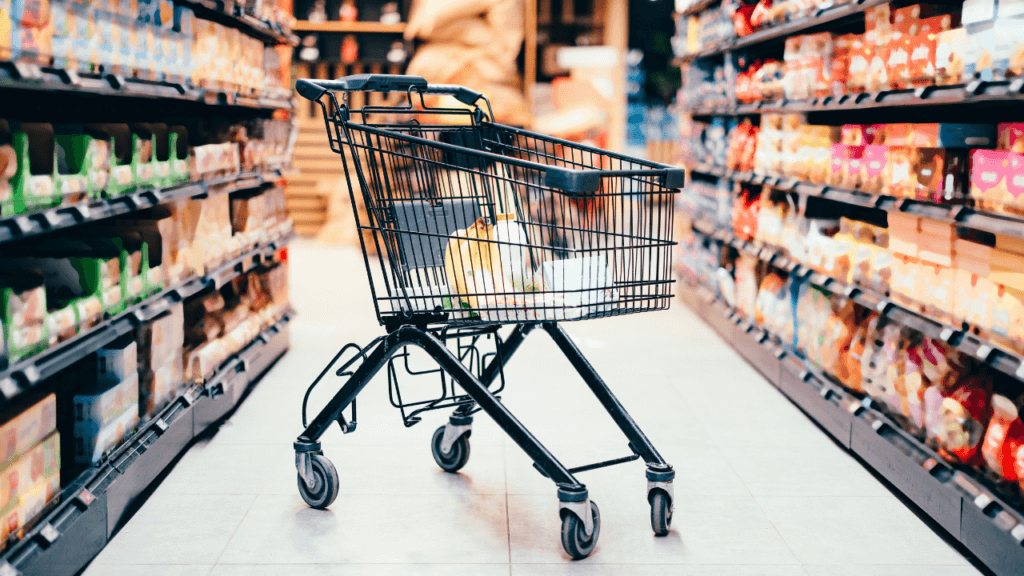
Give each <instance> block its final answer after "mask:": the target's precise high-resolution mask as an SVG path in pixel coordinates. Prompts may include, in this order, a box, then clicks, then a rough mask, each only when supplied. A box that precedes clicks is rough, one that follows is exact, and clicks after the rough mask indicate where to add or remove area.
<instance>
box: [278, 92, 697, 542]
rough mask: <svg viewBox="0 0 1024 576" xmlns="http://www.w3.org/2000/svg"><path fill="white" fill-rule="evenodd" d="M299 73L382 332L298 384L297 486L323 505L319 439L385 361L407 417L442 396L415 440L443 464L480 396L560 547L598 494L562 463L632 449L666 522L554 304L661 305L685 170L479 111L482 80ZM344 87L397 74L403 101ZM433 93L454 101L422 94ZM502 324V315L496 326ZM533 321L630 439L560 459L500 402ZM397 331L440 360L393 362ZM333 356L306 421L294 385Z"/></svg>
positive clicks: (658, 464) (668, 471)
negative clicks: (416, 387) (427, 388)
mask: <svg viewBox="0 0 1024 576" xmlns="http://www.w3.org/2000/svg"><path fill="white" fill-rule="evenodd" d="M297 89H298V91H299V93H300V94H301V95H302V96H304V97H306V98H308V99H309V100H311V101H314V102H316V103H318V104H319V105H320V107H321V109H322V111H323V114H324V120H325V125H326V129H327V133H328V136H329V138H330V143H331V149H332V150H333V151H334V152H337V153H338V154H340V155H341V158H342V164H341V165H340V167H341V168H343V169H344V170H345V171H346V173H347V176H348V178H347V182H348V187H349V193H350V196H351V198H352V201H353V203H356V201H357V195H358V196H359V198H360V199H361V200H362V201H363V203H364V204H365V206H366V214H365V215H364V216H363V217H362V218H360V216H359V214H358V211H354V212H356V226H357V228H358V229H359V230H360V232H361V233H362V234H361V236H360V240H361V243H362V248H363V257H364V262H365V264H366V272H367V278H368V280H369V282H370V289H371V293H372V294H373V301H374V302H373V303H374V307H375V310H376V313H377V318H378V321H379V322H380V323H381V324H382V325H383V326H384V327H385V328H386V332H387V334H386V335H385V336H381V337H379V338H377V339H376V340H374V341H373V342H371V343H370V344H369V345H367V346H365V347H360V346H359V345H357V344H349V345H347V346H345V347H344V348H342V350H341V351H340V352H339V353H338V354H337V355H336V356H335V357H334V359H333V360H332V361H331V362H330V363H329V364H328V365H327V367H326V368H324V370H323V372H322V373H321V374H320V376H319V377H318V378H317V379H316V380H315V381H314V382H313V383H312V384H311V385H310V388H309V390H308V391H307V392H306V399H305V400H304V401H303V425H304V426H306V429H305V431H304V432H303V433H302V435H301V436H299V438H298V440H297V441H296V442H295V444H294V448H295V454H296V457H295V463H296V468H297V470H298V487H299V491H300V493H301V494H302V497H303V498H304V499H305V501H306V502H307V504H309V505H310V506H312V507H314V508H326V507H327V506H329V505H330V504H331V503H332V502H333V501H334V499H335V497H336V496H337V493H338V485H339V477H338V472H337V470H336V469H335V467H334V465H333V464H332V463H331V462H330V460H328V459H327V458H326V457H325V456H324V454H323V451H322V449H321V445H320V441H319V440H320V438H321V437H322V435H323V434H324V432H325V431H326V430H327V429H328V428H329V427H330V426H331V424H333V423H334V422H338V423H339V425H340V426H341V429H342V431H343V432H345V433H348V432H352V431H354V430H355V429H356V422H355V419H356V418H355V416H356V414H355V410H356V396H357V395H358V394H359V393H360V392H361V391H362V390H363V388H364V387H365V386H366V385H367V383H368V382H369V381H370V379H371V378H373V376H374V375H375V374H377V373H378V372H379V371H380V370H381V369H382V368H384V367H385V365H387V374H388V384H389V386H388V387H389V394H390V395H391V401H392V404H394V405H395V406H396V407H397V408H399V409H400V410H401V411H402V415H403V419H404V422H405V424H406V426H411V425H413V424H415V423H417V422H419V421H420V416H419V414H422V413H424V412H427V411H431V410H440V409H449V408H451V409H454V410H453V413H452V415H451V416H450V417H449V419H448V423H447V424H446V425H444V426H442V427H440V428H438V429H437V431H436V432H435V433H434V436H433V441H432V444H431V450H432V453H433V456H434V459H435V461H436V462H437V464H438V465H439V466H440V467H441V468H442V469H444V470H446V471H449V472H456V471H458V470H459V469H461V468H462V467H463V466H465V465H466V463H467V461H468V459H469V438H470V434H471V427H472V422H473V414H475V413H477V412H479V411H483V412H485V413H486V414H487V415H489V416H490V417H491V418H493V419H494V421H495V422H497V424H498V425H499V426H500V427H501V428H502V429H503V430H504V431H505V433H506V434H508V435H509V437H510V438H511V439H512V440H513V441H515V442H516V444H518V445H519V446H520V448H522V449H523V450H524V451H525V452H526V453H527V454H528V455H529V456H530V457H531V458H532V459H533V461H534V466H535V467H536V468H537V469H538V471H539V472H540V473H541V474H543V475H544V476H545V477H547V478H549V479H551V480H552V481H553V482H555V484H556V486H557V494H558V499H559V502H560V505H559V515H560V517H561V521H562V546H563V547H564V548H565V551H566V552H567V553H568V554H569V555H570V556H572V557H573V558H584V557H586V556H588V555H589V554H590V553H591V552H592V551H593V550H594V547H595V545H596V544H597V540H598V536H599V534H600V530H601V516H600V512H599V510H598V508H597V505H596V504H595V503H594V502H593V501H592V500H591V499H590V497H589V493H588V492H587V489H586V487H585V486H584V485H583V484H582V483H580V482H579V481H578V480H577V479H576V478H575V476H574V474H575V473H579V472H584V471H587V470H592V469H595V468H600V467H603V466H609V465H612V464H619V463H622V462H628V461H632V460H636V459H638V458H643V460H644V462H646V464H647V474H646V476H647V497H648V501H649V502H650V504H651V526H652V529H653V530H654V532H655V534H658V535H664V534H667V533H668V530H669V525H670V523H671V520H672V509H673V506H672V501H673V489H672V486H673V484H672V481H673V479H674V477H675V472H674V471H673V469H672V467H671V466H669V465H668V464H667V463H666V462H665V461H664V460H663V459H662V457H661V456H660V455H659V454H658V452H657V450H656V449H655V448H654V446H653V445H652V444H651V442H650V441H649V440H648V439H647V437H646V436H645V435H644V433H643V432H642V431H641V430H640V428H639V427H638V426H637V424H636V423H635V422H634V421H633V419H632V418H631V417H630V416H629V414H628V413H627V412H626V410H625V408H624V407H623V406H622V404H620V403H619V401H618V400H617V399H616V398H615V396H614V395H613V394H612V392H611V390H610V389H609V388H608V386H607V385H606V384H605V382H604V381H603V380H602V379H601V377H600V376H599V375H598V374H597V372H596V371H595V370H594V368H593V366H591V365H590V363H589V362H588V361H587V359H586V358H585V357H584V356H583V354H582V353H581V352H580V350H579V348H577V347H576V345H575V344H574V343H573V342H572V340H571V339H570V338H569V336H568V335H567V334H566V333H565V331H564V330H563V329H562V327H561V326H560V325H559V322H560V321H578V320H585V319H595V318H600V317H605V316H613V315H619V314H630V313H636V312H645V311H653V310H664V309H667V308H668V307H669V303H670V302H671V299H672V294H671V285H672V282H673V280H672V266H671V263H672V247H673V246H674V242H673V241H672V223H673V209H674V204H675V202H674V195H675V194H676V193H677V192H678V188H679V187H680V186H682V184H683V171H682V170H681V169H677V168H673V167H670V166H664V165H660V164H655V163H652V162H646V161H643V160H638V159H634V158H629V157H626V156H622V155H617V154H613V153H610V152H607V151H603V150H598V149H595V148H590V147H587V146H582V145H579V144H575V143H572V142H568V141H564V140H559V139H555V138H550V137H547V136H543V135H540V134H535V133H532V132H528V131H526V130H520V129H517V128H512V127H508V126H502V125H499V124H495V123H493V122H492V121H491V114H490V104H489V103H488V102H487V100H486V98H484V97H483V96H482V95H481V94H479V93H477V92H474V91H472V90H469V89H467V88H463V87H459V86H448V85H430V84H428V83H427V82H426V81H425V80H424V79H422V78H418V77H414V76H386V75H356V76H348V77H345V78H341V79H338V80H333V81H323V80H318V81H313V80H299V81H298V84H297ZM351 91H378V92H390V91H399V92H405V93H406V95H407V105H404V106H397V107H363V108H361V109H359V110H350V109H349V108H348V106H347V103H346V102H347V93H348V92H351ZM336 93H340V94H341V95H342V98H341V102H339V100H338V97H337V95H336ZM446 95H447V96H452V97H454V98H455V99H456V100H458V101H459V102H461V103H462V104H465V105H466V106H467V107H449V108H445V107H440V106H438V105H437V99H438V98H440V97H441V96H446ZM481 100H483V101H484V103H485V104H486V109H487V110H486V111H485V110H484V109H482V108H481V107H480V106H479V104H478V103H479V102H480V101H481ZM357 118H358V119H359V120H360V122H356V121H355V119H357ZM453 119H454V120H455V122H454V123H453ZM460 120H461V122H459V121H460ZM502 326H512V329H511V332H510V333H508V334H507V335H506V336H505V337H502V335H501V334H500V333H499V329H500V328H501V327H502ZM537 328H540V329H542V330H543V331H545V332H547V333H548V335H550V336H551V338H552V339H553V340H554V342H555V344H556V345H557V346H558V347H559V349H560V350H561V351H562V353H563V354H565V356H566V357H567V358H568V359H569V361H570V362H571V363H572V365H573V367H574V368H576V370H577V372H578V373H579V374H580V376H582V377H583V380H584V381H585V382H586V383H587V385H588V387H589V388H590V390H591V392H593V394H594V395H595V396H596V397H597V399H598V400H599V401H600V402H601V404H602V406H604V408H605V410H607V412H608V414H609V415H610V416H611V417H612V419H613V420H614V421H615V423H616V424H617V425H618V426H619V428H620V429H621V430H622V432H623V434H624V435H625V436H626V438H627V440H628V447H629V449H630V451H631V453H632V454H631V455H630V456H627V457H624V458H619V459H615V460H611V461H607V462H600V463H596V464H591V465H587V466H582V467H579V468H575V469H571V470H570V469H566V468H565V467H564V466H563V465H562V464H561V463H560V462H559V461H558V460H557V459H556V458H555V457H554V456H553V455H552V454H551V453H550V452H548V450H547V449H546V448H545V447H544V446H543V445H542V444H541V443H540V442H539V441H538V440H537V439H536V438H535V437H534V436H533V435H532V434H531V433H530V431H529V430H527V429H526V428H525V427H524V426H523V425H522V424H521V423H520V422H519V421H518V420H517V419H516V418H515V416H513V415H512V413H511V412H509V410H508V409H507V408H506V407H505V406H504V405H503V404H502V403H501V401H500V398H499V396H498V394H499V393H500V392H501V390H502V389H503V388H504V385H505V378H504V372H503V368H504V366H505V364H506V363H507V362H508V361H509V360H510V359H511V357H512V356H513V354H514V353H515V352H516V350H517V349H518V348H519V346H520V344H522V342H523V339H524V338H526V336H527V335H528V334H529V333H530V332H532V331H533V330H535V329H537ZM484 340H491V341H493V342H494V352H493V353H490V354H482V353H481V352H480V349H479V347H478V344H481V343H482V342H483V341H484ZM450 343H457V346H455V348H454V350H453V348H452V346H451V345H450ZM409 346H412V347H415V348H420V349H422V350H423V351H425V352H426V353H427V354H428V355H429V356H430V357H431V358H432V359H433V360H434V361H436V362H437V364H438V365H439V368H438V369H436V370H428V371H414V370H411V369H409V366H408V353H407V352H406V350H407V348H408V347H409ZM351 351H354V353H352V354H351V355H350V354H349V353H350V352H351ZM349 355H350V357H349V358H348V359H347V360H346V361H344V362H342V358H343V357H346V356H349ZM339 363H340V367H338V365H339ZM396 363H404V364H405V367H406V370H407V371H408V372H410V373H413V374H417V375H423V374H426V373H432V374H433V373H437V374H439V375H440V380H441V394H440V395H439V396H438V397H436V398H431V399H429V400H417V401H412V400H409V399H408V398H407V397H406V398H403V396H402V394H401V391H400V387H399V383H398V371H397V370H396V369H395V365H396ZM332 371H333V374H332V376H334V377H337V378H342V379H344V383H343V384H342V385H341V386H340V389H339V390H338V392H337V393H336V394H335V395H334V397H333V398H332V399H331V400H330V401H329V402H328V403H327V405H326V406H325V407H324V408H323V409H322V410H321V411H320V412H319V414H317V416H316V417H315V418H313V420H312V422H309V423H308V424H307V422H306V414H305V411H306V400H308V398H309V394H310V391H312V389H313V387H315V386H317V385H318V384H319V383H321V382H322V381H323V380H324V378H325V377H327V376H328V374H329V373H331V372H332ZM456 385H457V387H456ZM349 405H351V406H352V410H351V418H349V419H346V417H345V415H344V414H345V411H346V409H347V408H348V407H349ZM407 410H409V412H408V413H407V412H406V411H407Z"/></svg>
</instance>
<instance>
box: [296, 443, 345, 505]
mask: <svg viewBox="0 0 1024 576" xmlns="http://www.w3.org/2000/svg"><path fill="white" fill-rule="evenodd" d="M309 458H310V461H311V464H312V467H313V488H312V489H310V487H309V486H307V485H306V482H305V481H304V480H303V479H302V476H299V494H301V495H302V499H303V500H305V501H306V504H308V505H309V506H310V507H312V508H320V509H323V508H327V507H328V506H330V505H331V503H332V502H334V499H335V498H337V497H338V482H339V480H338V470H337V469H336V468H335V467H334V464H332V463H331V461H330V460H328V459H327V458H326V457H324V456H322V455H320V454H311V455H310V456H309Z"/></svg>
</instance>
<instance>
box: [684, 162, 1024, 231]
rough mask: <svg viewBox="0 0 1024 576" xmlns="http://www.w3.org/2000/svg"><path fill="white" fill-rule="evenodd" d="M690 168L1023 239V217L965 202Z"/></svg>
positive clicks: (701, 166) (700, 166)
mask: <svg viewBox="0 0 1024 576" xmlns="http://www.w3.org/2000/svg"><path fill="white" fill-rule="evenodd" d="M690 171H691V172H695V173H698V174H706V175H708V176H715V177H718V178H727V179H729V180H732V181H733V182H741V183H745V184H753V185H763V186H770V187H772V188H775V189H777V190H782V191H786V192H796V193H798V194H800V195H803V196H815V197H818V198H824V199H826V200H832V201H834V202H840V203H842V204H849V205H851V206H860V207H864V208H875V209H879V210H885V211H886V212H896V213H903V214H910V215H912V216H920V217H922V218H929V219H931V220H938V221H941V222H948V223H950V224H954V225H956V226H957V227H959V228H970V229H972V230H980V231H982V232H989V233H992V234H1002V235H1005V236H1014V237H1016V238H1024V219H1021V218H1017V217H1014V216H1013V215H1009V214H994V213H991V212H985V211H983V210H975V209H973V208H970V207H968V206H965V205H963V204H952V205H945V204H933V203H931V202H922V201H919V200H911V199H909V198H898V197H895V196H887V195H884V194H873V193H870V192H865V191H863V190H851V189H847V188H841V187H838V186H830V185H827V184H816V183H812V182H804V181H801V180H799V179H797V178H791V177H788V176H778V175H773V174H759V173H755V172H737V171H734V170H729V169H726V168H722V167H721V166H711V165H707V164H698V165H694V166H691V167H690Z"/></svg>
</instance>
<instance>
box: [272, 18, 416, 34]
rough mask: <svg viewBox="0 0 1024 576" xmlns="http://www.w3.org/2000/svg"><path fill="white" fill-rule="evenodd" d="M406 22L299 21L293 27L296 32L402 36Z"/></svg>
mask: <svg viewBox="0 0 1024 576" xmlns="http://www.w3.org/2000/svg"><path fill="white" fill-rule="evenodd" d="M405 26H406V24H405V22H399V23H398V24H381V23H380V22H339V21H337V20H331V21H328V22H310V21H308V20H299V21H298V22H296V23H295V26H294V27H292V30H295V31H296V32H340V33H348V34H358V33H361V32H362V33H379V34H402V33H403V32H405Z"/></svg>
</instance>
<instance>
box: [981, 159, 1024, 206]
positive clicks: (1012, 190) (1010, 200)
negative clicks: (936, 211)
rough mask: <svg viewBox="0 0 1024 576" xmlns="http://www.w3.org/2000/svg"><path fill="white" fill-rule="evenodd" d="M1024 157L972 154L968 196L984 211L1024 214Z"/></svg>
mask: <svg viewBox="0 0 1024 576" xmlns="http://www.w3.org/2000/svg"><path fill="white" fill-rule="evenodd" d="M1022 194H1024V156H1021V155H1019V154H1014V153H1013V152H1009V151H1005V150H974V151H973V152H972V153H971V188H970V196H971V198H973V199H974V201H975V203H976V204H977V205H978V206H979V207H981V208H983V209H986V210H993V211H1002V212H1013V213H1021V212H1024V199H1021V195H1022Z"/></svg>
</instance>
